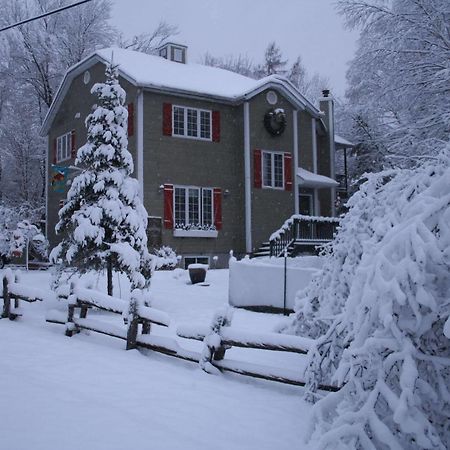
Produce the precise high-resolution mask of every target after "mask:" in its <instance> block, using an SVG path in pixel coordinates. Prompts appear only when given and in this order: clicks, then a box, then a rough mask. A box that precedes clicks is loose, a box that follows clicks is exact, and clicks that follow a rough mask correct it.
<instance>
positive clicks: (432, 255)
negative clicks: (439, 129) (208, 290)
mask: <svg viewBox="0 0 450 450" xmlns="http://www.w3.org/2000/svg"><path fill="white" fill-rule="evenodd" d="M349 207H350V211H349V213H348V214H347V216H346V217H345V218H344V219H343V221H342V223H341V229H340V230H339V232H338V235H337V238H336V240H335V242H334V243H332V245H331V246H330V248H329V249H328V254H327V255H326V256H325V265H324V269H323V273H322V275H321V276H319V277H317V278H316V279H315V282H314V283H313V284H312V285H311V286H310V287H309V288H307V289H306V290H305V291H303V292H302V293H301V294H300V296H299V297H300V298H299V301H298V304H297V309H296V313H295V316H294V319H293V322H292V323H291V325H290V327H289V329H288V332H291V333H295V334H301V335H305V334H306V335H309V336H311V337H314V338H317V345H316V347H315V348H314V349H312V350H311V351H310V352H309V355H308V357H309V366H308V368H307V372H306V379H307V383H308V387H309V389H310V393H312V395H313V396H315V397H316V398H317V397H319V396H318V395H317V393H315V392H314V391H315V389H316V388H317V385H318V383H324V384H327V383H329V382H330V381H334V382H336V383H338V384H339V385H343V388H342V389H341V390H340V391H339V392H337V393H333V394H329V395H328V396H327V397H325V398H323V399H321V400H320V401H319V402H318V403H317V404H316V405H315V406H314V410H313V411H314V414H313V417H312V419H311V429H310V435H309V438H310V443H311V444H312V443H313V444H314V445H315V446H316V447H317V448H322V449H326V448H329V449H331V448H332V449H340V448H342V449H344V448H345V449H349V448H357V449H360V448H361V449H362V448H364V449H369V448H374V449H375V448H377V449H384V448H387V449H400V448H406V449H419V448H427V449H428V448H438V449H444V448H449V447H450V392H449V386H450V341H449V339H448V337H446V336H445V334H444V325H445V323H446V321H447V320H448V317H449V314H450V295H449V293H450V275H449V274H450V147H447V149H446V150H445V151H444V152H443V153H442V154H441V155H440V157H439V158H438V159H436V160H435V161H434V162H433V163H429V164H427V165H424V166H422V167H420V168H417V169H411V170H398V171H395V170H391V171H389V172H382V173H380V174H375V175H370V176H369V177H368V181H367V182H366V183H365V184H364V185H362V186H361V189H360V191H359V192H358V193H357V194H355V195H354V196H353V197H352V198H351V199H350V201H349Z"/></svg>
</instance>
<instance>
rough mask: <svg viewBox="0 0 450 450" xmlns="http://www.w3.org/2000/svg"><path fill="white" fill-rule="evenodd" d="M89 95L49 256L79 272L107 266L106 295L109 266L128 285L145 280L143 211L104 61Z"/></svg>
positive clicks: (120, 93)
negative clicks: (90, 104) (90, 106)
mask: <svg viewBox="0 0 450 450" xmlns="http://www.w3.org/2000/svg"><path fill="white" fill-rule="evenodd" d="M91 93H93V94H96V95H97V96H98V106H95V107H94V110H93V112H92V113H91V114H90V115H89V116H88V117H87V118H86V126H87V128H88V135H87V143H86V144H85V145H84V146H82V147H81V148H80V149H79V150H78V153H77V158H76V161H75V164H76V165H77V166H79V167H80V168H81V169H82V171H81V173H80V174H79V175H78V176H77V177H75V178H74V180H73V182H72V185H71V187H70V189H69V191H68V193H67V203H66V204H65V205H64V206H63V207H62V208H61V209H60V211H59V222H58V223H57V225H56V233H57V234H60V235H62V234H63V238H62V241H61V243H60V244H59V245H58V246H57V247H55V249H53V251H52V253H51V258H52V259H53V260H54V261H57V260H58V259H60V258H61V259H62V264H63V265H68V266H72V267H76V268H77V270H78V271H80V272H81V273H83V272H86V271H89V270H96V271H100V270H104V269H107V273H108V294H112V270H113V269H114V270H116V271H119V272H124V273H126V274H127V276H128V277H129V279H130V281H131V285H132V288H136V287H139V288H143V287H145V286H146V285H147V284H148V283H149V280H150V275H151V257H150V255H149V253H148V250H147V235H146V227H147V212H146V210H145V208H144V206H143V205H142V202H141V200H140V198H139V195H138V191H139V186H138V183H137V180H136V179H134V178H132V177H131V174H132V172H133V160H132V157H131V154H130V153H129V151H128V150H127V146H128V138H127V134H126V129H127V118H128V113H127V110H126V108H125V107H124V106H123V104H124V102H125V91H124V90H123V89H122V88H121V86H120V85H119V82H118V71H117V67H114V66H113V65H112V64H110V65H108V66H107V67H106V82H105V83H96V84H95V85H94V86H93V87H92V90H91Z"/></svg>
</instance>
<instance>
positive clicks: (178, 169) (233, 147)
mask: <svg viewBox="0 0 450 450" xmlns="http://www.w3.org/2000/svg"><path fill="white" fill-rule="evenodd" d="M164 103H171V104H172V105H179V106H187V107H193V108H201V109H210V110H214V111H220V122H221V130H220V142H212V141H202V140H197V139H188V138H183V137H176V136H163V134H162V123H163V118H162V109H163V104H164ZM143 120H144V205H145V207H146V208H147V212H148V214H149V215H150V216H159V217H162V218H163V216H164V196H163V192H162V190H161V189H160V186H161V185H163V184H166V183H168V184H173V185H185V186H200V187H218V188H221V189H222V193H223V192H224V191H225V190H228V191H229V194H228V195H222V222H223V226H222V229H221V230H220V231H219V234H218V237H217V238H186V237H183V238H181V237H174V236H173V230H171V229H164V228H163V231H162V236H163V243H164V244H165V245H169V246H171V247H172V248H173V249H175V250H176V251H177V252H178V253H180V254H193V255H208V254H209V255H217V254H228V252H229V251H230V250H232V249H233V250H235V251H236V252H237V253H243V252H244V251H245V236H244V200H243V198H244V185H243V180H244V153H243V142H244V138H243V118H242V107H241V106H227V105H219V104H217V103H211V102H206V101H199V100H192V99H187V98H180V97H175V96H170V95H161V94H157V93H153V92H145V94H144V119H143Z"/></svg>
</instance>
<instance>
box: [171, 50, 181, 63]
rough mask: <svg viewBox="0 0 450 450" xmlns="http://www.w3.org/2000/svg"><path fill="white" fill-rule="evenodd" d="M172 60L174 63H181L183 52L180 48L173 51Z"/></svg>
mask: <svg viewBox="0 0 450 450" xmlns="http://www.w3.org/2000/svg"><path fill="white" fill-rule="evenodd" d="M173 60H174V61H176V62H183V50H182V49H181V48H174V49H173Z"/></svg>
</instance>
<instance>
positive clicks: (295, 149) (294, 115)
mask: <svg viewBox="0 0 450 450" xmlns="http://www.w3.org/2000/svg"><path fill="white" fill-rule="evenodd" d="M292 123H293V125H294V127H293V132H294V137H293V149H292V152H293V153H294V167H295V172H297V168H298V167H299V165H298V111H297V110H296V109H294V110H293V111H292ZM298 195H299V192H298V179H297V177H294V212H295V214H298V208H299V197H298Z"/></svg>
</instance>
